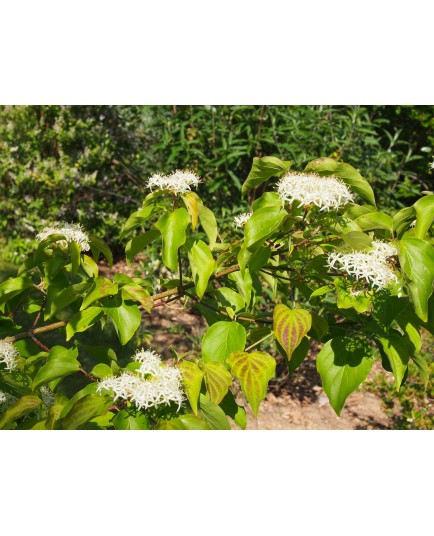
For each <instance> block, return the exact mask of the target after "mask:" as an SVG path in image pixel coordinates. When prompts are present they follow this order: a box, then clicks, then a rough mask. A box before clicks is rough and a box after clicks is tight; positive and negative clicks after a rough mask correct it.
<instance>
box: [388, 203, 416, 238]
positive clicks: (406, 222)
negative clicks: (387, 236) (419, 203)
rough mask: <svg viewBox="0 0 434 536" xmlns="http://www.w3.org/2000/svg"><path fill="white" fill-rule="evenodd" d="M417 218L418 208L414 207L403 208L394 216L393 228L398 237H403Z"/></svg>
mask: <svg viewBox="0 0 434 536" xmlns="http://www.w3.org/2000/svg"><path fill="white" fill-rule="evenodd" d="M415 219H416V210H415V209H414V207H406V208H402V209H401V210H400V211H399V212H397V213H396V214H395V216H393V230H394V231H395V232H396V235H397V236H398V238H401V237H402V235H403V234H404V232H405V231H406V230H407V229H408V228H409V227H410V224H411V223H412V222H413V221H414V220H415Z"/></svg>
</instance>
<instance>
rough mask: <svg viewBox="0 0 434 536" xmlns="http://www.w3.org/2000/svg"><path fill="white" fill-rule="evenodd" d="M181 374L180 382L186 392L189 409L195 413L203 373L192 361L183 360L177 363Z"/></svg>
mask: <svg viewBox="0 0 434 536" xmlns="http://www.w3.org/2000/svg"><path fill="white" fill-rule="evenodd" d="M179 369H180V370H181V374H182V384H183V386H184V389H185V392H186V393H187V397H188V401H189V402H190V406H191V409H192V410H193V412H194V414H195V415H197V401H198V399H199V393H200V388H201V386H202V378H203V373H202V371H201V370H200V368H199V367H198V366H197V365H196V363H193V361H183V362H182V363H181V364H180V365H179Z"/></svg>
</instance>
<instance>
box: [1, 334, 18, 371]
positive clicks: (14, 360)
mask: <svg viewBox="0 0 434 536" xmlns="http://www.w3.org/2000/svg"><path fill="white" fill-rule="evenodd" d="M19 356H20V354H19V353H18V350H17V349H16V348H15V346H14V345H13V344H12V343H10V342H4V341H1V340H0V363H4V364H5V365H6V370H14V369H16V368H17V366H18V358H19Z"/></svg>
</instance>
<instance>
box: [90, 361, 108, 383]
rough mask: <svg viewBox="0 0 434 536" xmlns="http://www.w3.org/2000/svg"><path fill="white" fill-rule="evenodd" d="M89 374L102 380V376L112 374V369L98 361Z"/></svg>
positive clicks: (105, 376)
mask: <svg viewBox="0 0 434 536" xmlns="http://www.w3.org/2000/svg"><path fill="white" fill-rule="evenodd" d="M91 375H92V376H95V378H98V379H100V380H102V379H104V378H107V376H113V371H112V369H111V368H110V367H109V366H108V365H106V364H105V363H98V364H97V365H95V366H94V367H93V369H92V372H91Z"/></svg>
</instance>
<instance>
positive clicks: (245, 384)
mask: <svg viewBox="0 0 434 536" xmlns="http://www.w3.org/2000/svg"><path fill="white" fill-rule="evenodd" d="M227 363H228V365H229V366H230V368H231V371H232V374H233V375H234V376H235V377H236V378H238V380H239V381H240V384H241V389H242V390H243V393H244V394H245V395H246V398H247V400H248V401H249V403H250V406H251V407H252V411H253V414H254V415H255V417H258V410H259V404H260V403H261V401H262V400H263V399H264V398H265V396H266V395H267V386H268V382H269V381H270V380H271V378H272V377H273V376H274V373H275V370H276V360H275V359H274V358H273V357H271V355H270V354H267V353H266V352H252V353H250V354H249V353H247V352H232V353H231V354H230V356H229V357H228V358H227Z"/></svg>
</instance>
